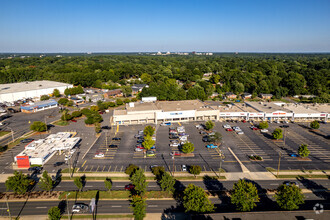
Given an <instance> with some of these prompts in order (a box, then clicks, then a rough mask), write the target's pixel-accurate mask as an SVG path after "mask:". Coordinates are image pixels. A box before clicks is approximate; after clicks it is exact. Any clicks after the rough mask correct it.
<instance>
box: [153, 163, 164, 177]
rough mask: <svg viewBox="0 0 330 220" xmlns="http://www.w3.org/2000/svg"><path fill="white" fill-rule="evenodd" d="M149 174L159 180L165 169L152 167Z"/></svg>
mask: <svg viewBox="0 0 330 220" xmlns="http://www.w3.org/2000/svg"><path fill="white" fill-rule="evenodd" d="M151 172H152V173H153V174H154V175H155V176H156V179H160V178H161V176H162V175H163V174H164V172H165V168H164V167H161V166H160V167H158V166H157V167H153V168H152V169H151Z"/></svg>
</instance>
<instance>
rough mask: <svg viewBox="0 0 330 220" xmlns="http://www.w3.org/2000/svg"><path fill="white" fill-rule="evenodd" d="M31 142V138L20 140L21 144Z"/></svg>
mask: <svg viewBox="0 0 330 220" xmlns="http://www.w3.org/2000/svg"><path fill="white" fill-rule="evenodd" d="M32 141H34V139H33V138H26V139H23V140H21V143H30V142H32Z"/></svg>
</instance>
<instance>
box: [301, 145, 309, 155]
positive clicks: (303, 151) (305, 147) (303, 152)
mask: <svg viewBox="0 0 330 220" xmlns="http://www.w3.org/2000/svg"><path fill="white" fill-rule="evenodd" d="M298 154H299V155H300V156H301V157H308V155H309V154H310V151H309V150H308V145H307V144H302V145H301V146H300V147H299V148H298Z"/></svg>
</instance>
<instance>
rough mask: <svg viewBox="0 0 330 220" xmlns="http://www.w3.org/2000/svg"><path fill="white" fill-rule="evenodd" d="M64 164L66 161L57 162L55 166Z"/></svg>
mask: <svg viewBox="0 0 330 220" xmlns="http://www.w3.org/2000/svg"><path fill="white" fill-rule="evenodd" d="M63 164H65V163H64V162H56V163H54V167H58V166H61V165H63Z"/></svg>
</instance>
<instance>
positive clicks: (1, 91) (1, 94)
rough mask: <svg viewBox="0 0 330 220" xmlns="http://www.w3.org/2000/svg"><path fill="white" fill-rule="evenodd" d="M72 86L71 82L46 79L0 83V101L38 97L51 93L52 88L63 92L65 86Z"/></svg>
mask: <svg viewBox="0 0 330 220" xmlns="http://www.w3.org/2000/svg"><path fill="white" fill-rule="evenodd" d="M72 87H73V85H72V84H67V83H61V82H55V81H48V80H42V81H30V82H20V83H8V84H0V102H15V101H18V100H24V99H34V98H37V99H39V98H40V96H42V95H51V94H52V93H53V92H54V89H58V90H59V91H60V93H62V94H63V93H64V90H65V89H66V88H72Z"/></svg>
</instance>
